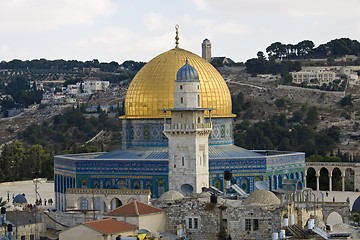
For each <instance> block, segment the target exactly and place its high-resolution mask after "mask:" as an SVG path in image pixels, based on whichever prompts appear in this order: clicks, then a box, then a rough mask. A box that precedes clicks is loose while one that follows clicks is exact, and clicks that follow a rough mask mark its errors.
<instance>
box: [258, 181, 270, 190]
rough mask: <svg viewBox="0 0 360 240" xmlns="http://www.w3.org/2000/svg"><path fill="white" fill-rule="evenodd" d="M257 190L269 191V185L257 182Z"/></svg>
mask: <svg viewBox="0 0 360 240" xmlns="http://www.w3.org/2000/svg"><path fill="white" fill-rule="evenodd" d="M255 190H268V185H267V183H266V182H264V181H256V182H255Z"/></svg>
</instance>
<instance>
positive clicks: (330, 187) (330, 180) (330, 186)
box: [329, 172, 332, 192]
mask: <svg viewBox="0 0 360 240" xmlns="http://www.w3.org/2000/svg"><path fill="white" fill-rule="evenodd" d="M329 191H330V192H331V191H332V172H329Z"/></svg>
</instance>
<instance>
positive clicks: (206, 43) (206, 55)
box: [201, 38, 211, 62]
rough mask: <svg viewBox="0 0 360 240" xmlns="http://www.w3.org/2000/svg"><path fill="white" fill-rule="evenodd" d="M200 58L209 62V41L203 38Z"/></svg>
mask: <svg viewBox="0 0 360 240" xmlns="http://www.w3.org/2000/svg"><path fill="white" fill-rule="evenodd" d="M201 50H202V58H203V59H205V60H206V61H208V62H211V43H210V40H209V39H207V38H205V39H204V41H203V42H202V44H201Z"/></svg>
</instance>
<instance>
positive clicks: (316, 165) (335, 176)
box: [305, 162, 360, 191]
mask: <svg viewBox="0 0 360 240" xmlns="http://www.w3.org/2000/svg"><path fill="white" fill-rule="evenodd" d="M305 173H306V174H305V178H306V186H307V187H311V188H312V189H314V190H318V191H319V190H327V189H328V190H329V191H358V190H359V189H360V186H358V185H359V183H360V181H359V183H358V182H357V181H356V179H357V178H358V177H360V164H359V163H357V162H307V163H306V171H305ZM314 173H315V174H314ZM314 175H315V177H314Z"/></svg>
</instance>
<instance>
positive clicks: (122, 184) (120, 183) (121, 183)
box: [117, 179, 128, 189]
mask: <svg viewBox="0 0 360 240" xmlns="http://www.w3.org/2000/svg"><path fill="white" fill-rule="evenodd" d="M117 186H118V187H119V188H120V189H126V188H128V184H127V182H126V180H125V179H120V180H119V181H118V182H117Z"/></svg>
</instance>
